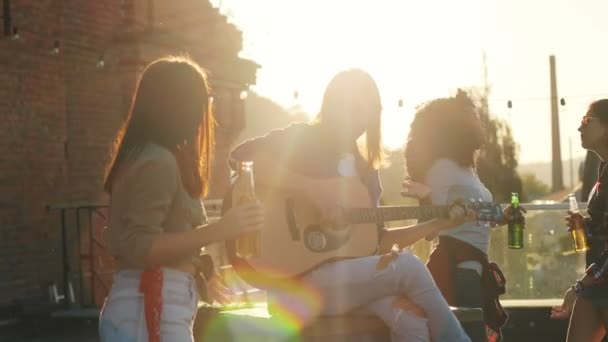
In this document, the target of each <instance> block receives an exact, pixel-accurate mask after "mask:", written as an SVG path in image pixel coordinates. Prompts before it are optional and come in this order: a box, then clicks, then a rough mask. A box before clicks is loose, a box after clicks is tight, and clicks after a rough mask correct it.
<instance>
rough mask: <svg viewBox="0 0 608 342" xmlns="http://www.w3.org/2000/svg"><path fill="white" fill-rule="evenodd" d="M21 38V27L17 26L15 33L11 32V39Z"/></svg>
mask: <svg viewBox="0 0 608 342" xmlns="http://www.w3.org/2000/svg"><path fill="white" fill-rule="evenodd" d="M17 39H19V29H18V28H17V26H14V27H13V33H12V34H11V40H17Z"/></svg>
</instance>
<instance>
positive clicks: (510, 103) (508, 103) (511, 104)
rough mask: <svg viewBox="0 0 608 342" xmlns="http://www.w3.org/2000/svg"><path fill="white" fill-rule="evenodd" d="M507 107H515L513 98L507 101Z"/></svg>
mask: <svg viewBox="0 0 608 342" xmlns="http://www.w3.org/2000/svg"><path fill="white" fill-rule="evenodd" d="M507 108H509V109H511V108H513V102H511V100H509V101H507Z"/></svg>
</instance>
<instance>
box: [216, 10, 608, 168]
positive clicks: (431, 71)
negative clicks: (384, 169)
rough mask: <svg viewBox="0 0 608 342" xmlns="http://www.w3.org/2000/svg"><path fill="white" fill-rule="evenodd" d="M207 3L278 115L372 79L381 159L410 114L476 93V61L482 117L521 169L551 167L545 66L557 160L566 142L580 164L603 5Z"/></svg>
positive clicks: (603, 82)
mask: <svg viewBox="0 0 608 342" xmlns="http://www.w3.org/2000/svg"><path fill="white" fill-rule="evenodd" d="M211 2H212V3H213V5H215V6H218V7H219V8H220V10H221V12H222V13H223V14H224V15H226V16H228V18H229V20H230V21H231V22H233V23H235V24H236V25H237V26H238V27H239V29H240V30H242V31H243V37H244V48H243V52H242V54H241V56H242V57H245V58H249V59H253V60H255V61H256V62H257V63H259V64H260V65H261V68H260V69H259V70H258V78H257V84H256V85H255V86H253V87H252V90H254V91H256V92H257V93H259V94H260V95H262V96H266V97H268V98H270V99H272V100H274V101H276V102H277V103H279V104H281V105H283V106H285V107H286V108H290V107H293V106H301V107H302V108H303V109H304V110H306V111H307V112H309V113H311V114H312V113H315V112H316V111H317V110H318V108H319V104H320V100H321V95H322V92H323V90H324V88H325V86H326V84H327V82H328V81H329V79H330V78H331V77H332V76H333V75H334V74H335V73H337V72H338V71H340V70H342V69H345V68H349V67H360V68H363V69H365V70H367V71H368V72H370V73H371V74H372V76H373V77H374V78H375V79H376V81H377V82H378V85H379V87H380V91H381V95H382V98H383V106H384V140H385V144H386V145H387V146H388V147H389V148H398V147H399V146H400V145H401V144H402V143H403V141H404V139H405V136H406V135H407V131H408V129H409V123H410V121H411V119H412V115H413V112H414V107H415V106H416V105H418V104H420V103H421V102H423V101H426V100H429V99H432V98H434V97H440V96H447V95H450V94H453V93H454V91H455V89H456V88H458V87H473V86H480V85H482V84H483V81H482V80H483V76H482V75H483V72H482V70H483V68H482V58H483V57H482V56H483V54H484V53H485V54H486V59H487V66H488V80H489V83H490V85H491V87H492V93H491V97H490V107H491V108H490V109H491V111H492V112H493V113H494V114H495V115H497V116H499V117H501V118H505V119H507V120H509V121H510V123H511V125H512V128H513V132H514V136H515V139H516V141H517V142H518V143H519V144H520V162H523V163H525V162H531V161H547V160H550V158H551V144H550V142H551V138H550V133H551V132H550V121H549V120H550V102H549V96H550V93H549V55H551V54H553V55H555V56H556V59H557V80H558V96H559V97H560V98H561V97H563V98H564V99H565V101H566V106H565V107H560V110H561V113H560V120H561V122H560V125H561V133H562V158H564V159H567V158H569V149H568V141H569V139H571V140H572V147H573V155H574V156H575V157H576V156H581V155H583V154H584V151H583V149H582V148H581V147H580V138H579V135H578V132H577V131H576V129H577V127H578V124H579V122H580V117H581V116H582V115H583V114H584V112H585V109H586V107H587V105H588V104H589V102H590V101H592V100H594V99H597V98H601V97H608V65H607V63H608V44H606V39H607V38H606V37H608V21H607V20H605V16H606V13H608V1H605V0H578V1H575V0H534V1H529V0H528V1H525V0H461V1H453V0H427V1H420V0H419V1H405V0H350V1H348V0H256V1H251V0H212V1H211ZM294 91H297V92H298V93H299V97H298V99H294V97H293V93H294ZM399 99H403V101H404V106H403V108H399V107H398V106H397V103H398V100H399ZM508 100H511V101H512V102H513V108H512V109H511V110H509V109H508V108H507V101H508Z"/></svg>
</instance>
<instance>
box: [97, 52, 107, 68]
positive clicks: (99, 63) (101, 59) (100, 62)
mask: <svg viewBox="0 0 608 342" xmlns="http://www.w3.org/2000/svg"><path fill="white" fill-rule="evenodd" d="M105 65H106V61H105V60H104V56H103V54H101V55H99V57H98V58H97V64H95V67H96V68H97V69H102V68H103V67H104V66H105Z"/></svg>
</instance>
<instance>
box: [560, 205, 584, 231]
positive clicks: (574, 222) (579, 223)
mask: <svg viewBox="0 0 608 342" xmlns="http://www.w3.org/2000/svg"><path fill="white" fill-rule="evenodd" d="M564 220H566V226H567V227H568V231H571V230H572V229H573V228H574V227H584V226H585V225H584V224H583V215H581V213H580V212H578V211H577V212H571V211H570V210H568V215H567V216H565V217H564Z"/></svg>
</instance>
